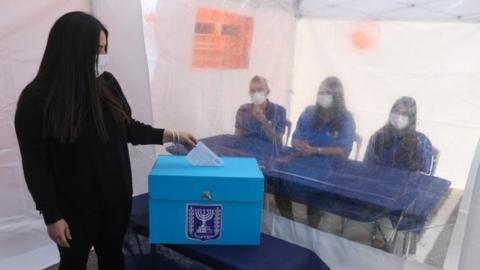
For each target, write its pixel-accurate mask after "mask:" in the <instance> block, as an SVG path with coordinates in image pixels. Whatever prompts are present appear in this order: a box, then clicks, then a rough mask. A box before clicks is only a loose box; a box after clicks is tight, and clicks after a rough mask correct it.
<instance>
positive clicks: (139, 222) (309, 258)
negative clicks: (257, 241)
mask: <svg viewBox="0 0 480 270" xmlns="http://www.w3.org/2000/svg"><path fill="white" fill-rule="evenodd" d="M130 229H131V230H133V231H134V232H136V233H138V234H141V235H144V236H147V237H148V232H149V225H148V194H142V195H139V196H135V197H134V198H133V203H132V214H131V218H130ZM166 246H167V247H168V248H171V249H173V250H175V251H177V252H179V253H181V254H183V255H185V256H187V257H190V258H192V259H194V260H197V261H199V262H202V263H204V264H206V265H208V266H210V267H213V268H215V269H252V270H254V269H255V270H256V269H285V270H287V269H291V270H295V269H298V270H308V269H312V270H314V269H315V270H328V269H330V268H329V267H328V266H327V265H326V264H325V263H324V262H323V261H322V260H321V259H320V258H319V257H318V256H317V255H316V254H315V253H314V252H312V251H311V250H309V249H306V248H303V247H300V246H297V245H295V244H291V243H288V242H286V241H283V240H280V239H277V238H275V237H272V236H269V235H266V234H262V235H261V245H260V246H202V245H166Z"/></svg>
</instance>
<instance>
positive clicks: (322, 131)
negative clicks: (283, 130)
mask: <svg viewBox="0 0 480 270" xmlns="http://www.w3.org/2000/svg"><path fill="white" fill-rule="evenodd" d="M354 138H355V122H354V120H353V116H352V114H351V113H350V112H349V111H347V109H346V107H345V99H344V95H343V85H342V82H341V81H340V80H339V79H338V78H336V77H328V78H326V79H325V80H324V81H323V82H322V83H321V85H320V88H319V90H318V93H317V102H316V104H315V105H313V106H309V107H307V108H306V109H305V111H304V112H303V113H302V114H301V115H300V118H299V119H298V122H297V128H296V129H295V131H294V133H293V136H292V146H293V147H294V148H295V149H296V150H297V151H299V152H300V153H301V154H302V155H304V156H313V155H332V156H340V157H345V158H346V157H348V155H350V152H351V151H352V145H353V140H354Z"/></svg>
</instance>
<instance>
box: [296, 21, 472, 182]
mask: <svg viewBox="0 0 480 270" xmlns="http://www.w3.org/2000/svg"><path fill="white" fill-rule="evenodd" d="M356 31H363V32H366V33H365V35H366V36H367V37H369V38H370V39H371V42H372V44H371V47H369V48H365V49H359V48H357V47H355V46H354V45H353V44H352V34H353V33H354V32H356ZM479 43H480V31H478V24H472V23H470V24H469V23H440V22H436V23H428V22H421V23H418V22H394V21H376V22H362V21H338V20H337V21H336V20H320V19H300V20H299V21H298V22H297V39H296V47H295V68H294V71H293V72H294V76H293V87H292V88H293V96H292V103H291V105H290V106H291V107H290V108H291V112H290V115H291V117H292V120H293V121H296V120H297V119H298V116H299V115H300V113H301V112H302V111H303V110H304V108H305V107H306V106H307V105H311V104H313V103H314V102H315V96H316V92H317V90H318V86H319V85H320V82H321V81H322V80H323V79H324V78H325V77H327V76H330V75H334V76H338V77H339V78H340V79H341V80H342V82H343V84H344V88H345V99H346V103H347V108H348V109H349V110H350V111H352V113H353V115H354V118H355V122H356V124H357V133H359V134H360V135H361V136H362V137H363V141H364V143H363V147H362V151H363V152H364V151H365V149H366V146H367V143H368V139H369V138H370V136H371V135H372V134H373V133H374V132H375V131H376V130H378V129H379V128H381V127H382V126H383V125H384V124H385V123H386V122H387V119H388V114H389V113H390V109H391V107H392V105H393V103H394V102H395V100H397V99H398V98H400V97H401V96H412V97H414V98H415V99H416V101H417V106H418V112H417V115H418V122H417V128H418V130H419V131H421V132H423V133H425V134H426V135H427V136H428V137H429V138H430V140H431V141H432V144H433V145H434V146H435V147H436V148H438V149H439V150H440V153H441V157H440V160H439V163H438V167H437V170H436V175H437V176H439V177H443V178H445V179H448V180H450V181H452V186H453V187H454V188H460V189H463V188H464V187H465V183H466V180H467V176H468V171H469V169H470V164H471V161H472V158H473V155H474V151H475V145H476V143H477V140H478V134H479V133H480V119H479V118H478V117H474V116H476V115H479V114H480V101H479V100H480V93H479V92H478V91H476V88H477V85H478V84H479V83H480V73H479V72H478V70H480V52H479V51H478V46H477V44H479ZM362 155H363V153H362ZM362 155H360V156H362Z"/></svg>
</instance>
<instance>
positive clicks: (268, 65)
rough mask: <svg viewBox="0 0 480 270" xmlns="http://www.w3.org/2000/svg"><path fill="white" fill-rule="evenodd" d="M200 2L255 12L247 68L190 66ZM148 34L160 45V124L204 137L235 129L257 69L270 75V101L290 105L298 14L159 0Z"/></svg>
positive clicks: (156, 76)
mask: <svg viewBox="0 0 480 270" xmlns="http://www.w3.org/2000/svg"><path fill="white" fill-rule="evenodd" d="M198 7H209V8H213V9H221V10H225V11H230V12H233V13H236V14H240V15H245V16H251V17H253V19H254V30H253V39H252V40H253V42H252V45H251V50H250V63H249V66H248V69H234V70H226V69H223V70H198V69H192V68H191V65H192V62H191V61H192V60H191V59H192V51H193V43H192V42H193V36H194V29H195V16H196V11H197V8H198ZM179 29H181V30H179ZM149 33H154V35H155V37H148V36H146V39H147V43H148V40H149V39H150V40H152V39H154V41H155V44H156V45H155V46H156V47H157V50H156V59H154V60H152V61H150V63H151V64H152V63H153V65H151V66H150V69H151V73H152V74H153V77H152V78H151V80H152V103H153V113H154V122H155V124H156V125H161V126H166V127H171V128H174V129H180V130H189V131H191V132H192V133H194V134H195V135H196V136H198V137H200V138H201V137H205V136H211V135H213V134H221V133H233V130H234V123H235V113H236V111H237V109H238V108H239V106H240V105H242V104H244V103H247V102H249V98H250V97H249V95H248V89H249V88H248V87H249V82H250V79H251V78H252V77H253V76H254V75H257V74H258V75H261V76H264V77H266V79H267V80H268V83H269V86H270V89H271V93H270V96H269V98H270V100H272V101H273V102H275V103H278V104H281V105H283V106H285V107H286V108H287V110H288V106H287V105H288V104H289V94H288V90H289V88H290V85H291V74H292V67H293V62H292V61H293V45H294V39H295V19H294V17H293V16H292V14H291V13H290V12H287V11H285V10H283V9H281V8H276V7H275V6H274V7H273V8H272V5H268V6H267V7H263V6H257V7H251V6H248V5H244V4H242V3H240V2H236V1H214V0H210V1H186V0H182V1H173V0H165V1H158V4H157V7H156V17H155V25H154V31H152V32H149ZM147 47H148V46H147ZM149 57H151V55H150V56H149Z"/></svg>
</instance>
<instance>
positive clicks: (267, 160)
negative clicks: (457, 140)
mask: <svg viewBox="0 0 480 270" xmlns="http://www.w3.org/2000/svg"><path fill="white" fill-rule="evenodd" d="M201 141H203V142H204V143H205V144H206V145H208V146H209V147H210V148H211V149H212V150H213V151H214V152H216V153H217V154H218V155H220V156H251V157H255V158H257V160H258V162H259V164H260V166H261V168H262V171H263V173H264V175H265V177H266V183H267V186H266V190H267V191H268V192H271V193H274V194H277V195H281V196H284V197H287V198H290V199H292V200H294V201H297V202H300V203H304V204H308V205H311V206H314V207H317V208H319V209H322V210H325V211H328V212H332V213H335V214H338V215H341V216H344V217H347V218H350V219H353V220H357V221H363V222H370V221H374V220H376V219H378V218H381V217H389V218H390V219H391V221H392V223H393V225H394V226H396V228H397V229H398V230H402V231H413V232H420V231H421V230H422V228H423V226H424V224H425V220H426V218H427V216H428V214H429V213H430V212H431V211H432V209H433V208H434V207H435V206H436V205H437V204H438V202H439V201H440V200H441V199H442V198H443V197H444V196H445V194H446V193H447V191H448V189H449V187H450V184H451V183H450V181H447V180H444V179H441V178H438V177H433V176H427V175H423V174H419V173H415V172H410V171H405V170H398V169H394V168H389V167H380V166H372V165H366V164H364V163H362V162H358V161H353V160H345V159H339V158H332V157H326V156H314V157H301V156H299V155H298V154H297V153H296V152H295V151H294V150H293V149H292V148H288V147H280V146H278V145H272V144H270V143H268V142H266V141H263V140H260V139H256V138H242V137H238V136H233V135H219V136H215V137H210V138H206V139H203V140H201ZM167 150H168V151H169V152H170V153H172V154H186V153H187V151H186V149H185V148H183V146H174V147H169V148H167Z"/></svg>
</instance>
